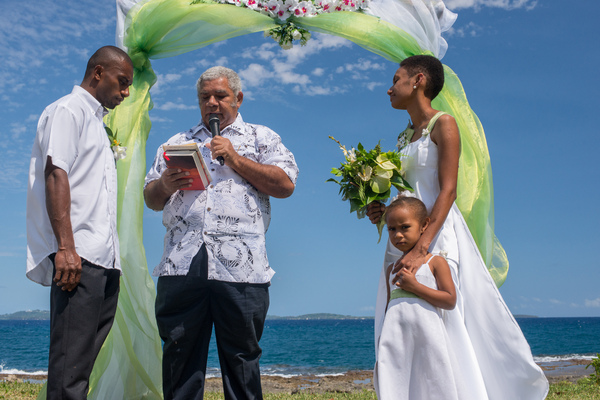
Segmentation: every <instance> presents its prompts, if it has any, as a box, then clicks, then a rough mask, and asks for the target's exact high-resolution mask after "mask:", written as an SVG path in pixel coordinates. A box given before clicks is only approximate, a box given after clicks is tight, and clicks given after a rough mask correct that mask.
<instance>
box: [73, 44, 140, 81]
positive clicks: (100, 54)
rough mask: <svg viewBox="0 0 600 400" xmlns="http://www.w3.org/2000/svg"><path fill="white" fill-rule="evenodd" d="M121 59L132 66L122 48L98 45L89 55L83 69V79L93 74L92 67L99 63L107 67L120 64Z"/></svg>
mask: <svg viewBox="0 0 600 400" xmlns="http://www.w3.org/2000/svg"><path fill="white" fill-rule="evenodd" d="M123 61H125V62H126V63H128V64H129V65H130V66H131V67H132V68H133V63H132V62H131V59H130V58H129V56H128V55H127V53H125V52H124V51H123V50H121V49H120V48H118V47H115V46H104V47H100V48H99V49H98V50H96V52H95V53H94V54H93V55H92V56H91V57H90V59H89V61H88V63H87V67H86V69H85V76H84V77H83V80H87V79H89V78H90V77H91V76H92V75H93V74H94V68H96V66H98V65H100V66H102V67H104V68H109V67H112V66H115V65H118V64H121V63H122V62H123Z"/></svg>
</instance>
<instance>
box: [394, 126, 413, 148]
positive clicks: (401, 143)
mask: <svg viewBox="0 0 600 400" xmlns="http://www.w3.org/2000/svg"><path fill="white" fill-rule="evenodd" d="M414 134H415V131H414V129H413V128H412V126H411V123H410V121H408V126H407V127H406V129H405V130H403V131H402V132H401V133H400V134H399V135H398V143H397V144H396V147H397V148H398V150H402V149H403V148H405V147H406V146H407V145H408V144H409V143H410V140H411V139H412V137H413V135H414Z"/></svg>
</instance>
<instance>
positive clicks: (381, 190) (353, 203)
mask: <svg viewBox="0 0 600 400" xmlns="http://www.w3.org/2000/svg"><path fill="white" fill-rule="evenodd" d="M329 138H330V139H332V140H334V141H335V142H337V144H338V145H339V146H340V148H341V149H342V151H343V152H344V157H345V158H346V162H344V163H341V166H340V168H332V169H331V173H332V174H334V175H335V176H337V177H340V180H336V179H334V178H331V179H328V180H327V182H335V183H337V184H338V185H340V194H341V195H342V200H348V201H349V202H350V212H354V211H356V215H357V217H358V218H364V217H365V215H366V212H367V206H368V205H369V204H370V203H372V202H374V201H379V202H382V203H385V201H386V200H387V199H389V198H390V196H391V189H392V186H393V187H395V188H396V189H398V190H399V191H402V190H410V191H412V188H411V187H410V185H409V184H408V182H406V181H405V180H404V178H403V177H402V172H401V171H402V163H401V162H400V154H399V153H398V152H397V151H388V152H385V153H384V152H382V151H381V146H380V145H379V144H377V146H375V148H374V149H373V150H366V149H365V148H364V147H363V145H362V144H360V143H359V144H358V146H357V147H356V149H355V148H352V150H347V149H346V146H344V145H342V144H341V143H340V142H339V141H337V140H336V139H335V138H334V137H332V136H329ZM384 225H385V220H384V219H383V218H382V219H381V220H380V221H379V223H378V224H377V230H378V232H379V240H381V233H382V231H383V226H384Z"/></svg>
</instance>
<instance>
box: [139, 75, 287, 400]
mask: <svg viewBox="0 0 600 400" xmlns="http://www.w3.org/2000/svg"><path fill="white" fill-rule="evenodd" d="M241 89H242V88H241V81H240V78H239V76H238V75H237V74H236V73H235V72H234V71H233V70H231V69H228V68H225V67H213V68H210V69H208V70H207V71H205V72H204V73H203V74H202V75H201V76H200V79H198V82H197V90H198V100H199V104H200V113H201V115H202V119H201V121H200V122H199V123H198V125H196V126H194V127H192V128H191V129H189V130H187V131H184V132H180V133H178V134H176V135H175V136H173V137H171V138H170V139H169V140H168V141H167V142H166V143H165V144H163V145H161V146H160V147H159V149H158V151H157V154H156V157H155V159H154V163H153V165H152V167H151V168H150V171H149V172H148V174H147V175H146V182H145V188H144V198H145V201H146V205H147V206H148V207H149V208H151V209H153V210H156V211H162V213H163V225H164V226H165V228H166V235H165V240H164V252H163V256H162V259H161V260H160V263H159V264H158V265H157V266H156V268H155V269H154V275H155V276H158V277H159V278H158V284H157V298H156V320H157V323H158V329H159V332H160V336H161V338H162V339H163V341H164V347H163V390H164V397H165V399H166V400H169V399H200V398H202V394H203V391H204V382H205V375H206V361H207V355H208V347H209V342H210V337H211V333H212V328H213V326H214V328H215V335H216V338H217V347H218V353H219V362H220V365H221V374H222V377H223V390H224V392H225V398H227V399H260V398H262V389H261V383H260V370H259V358H260V356H261V353H262V350H261V348H260V346H259V343H258V342H259V340H260V338H261V335H262V332H263V327H264V321H265V318H266V316H267V310H268V307H269V291H268V288H269V285H270V281H271V277H272V276H273V274H274V273H275V272H274V271H273V269H271V267H270V265H269V261H268V259H267V253H266V247H265V233H266V231H267V228H268V226H269V222H270V219H271V207H270V203H269V198H270V197H271V196H273V197H276V198H286V197H289V196H290V195H291V194H292V193H293V191H294V188H295V184H296V179H297V176H298V167H297V166H296V162H295V160H294V156H293V154H292V153H291V152H290V151H289V150H288V149H287V148H286V147H285V146H284V145H283V143H282V142H281V138H280V136H279V135H278V134H277V133H275V132H273V131H272V130H271V129H269V128H267V127H266V126H263V125H257V124H251V123H246V122H244V120H243V119H242V116H241V114H240V113H239V108H240V106H241V105H242V101H243V98H244V95H243V93H242V90H241ZM188 143H196V144H197V145H198V148H199V150H200V153H201V154H202V157H203V159H204V161H205V163H206V166H207V169H208V171H209V172H210V175H211V178H212V181H211V183H210V184H209V185H208V187H207V188H206V189H205V190H189V188H190V187H191V179H190V174H189V172H188V171H185V170H182V169H179V168H168V167H167V163H166V161H165V157H164V150H163V146H164V145H179V144H188Z"/></svg>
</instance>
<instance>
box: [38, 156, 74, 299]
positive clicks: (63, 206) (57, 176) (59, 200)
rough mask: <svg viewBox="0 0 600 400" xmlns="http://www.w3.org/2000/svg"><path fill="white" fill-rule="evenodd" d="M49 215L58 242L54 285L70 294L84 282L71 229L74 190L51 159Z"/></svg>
mask: <svg viewBox="0 0 600 400" xmlns="http://www.w3.org/2000/svg"><path fill="white" fill-rule="evenodd" d="M44 176H45V180H46V211H47V212H48V217H49V218H50V225H51V226H52V231H53V232H54V236H55V237H56V241H57V242H58V250H57V252H56V256H55V257H54V266H55V268H56V275H55V276H54V282H56V284H57V285H58V286H62V290H68V291H69V292H70V291H72V290H73V289H75V287H77V285H78V284H79V280H80V279H81V258H80V257H79V254H77V251H76V250H75V239H74V238H73V228H72V226H71V188H70V186H69V177H68V176H67V173H66V172H65V171H64V170H62V169H60V168H58V167H56V166H55V165H54V164H52V158H51V157H50V156H48V158H47V161H46V169H45V170H44Z"/></svg>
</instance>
